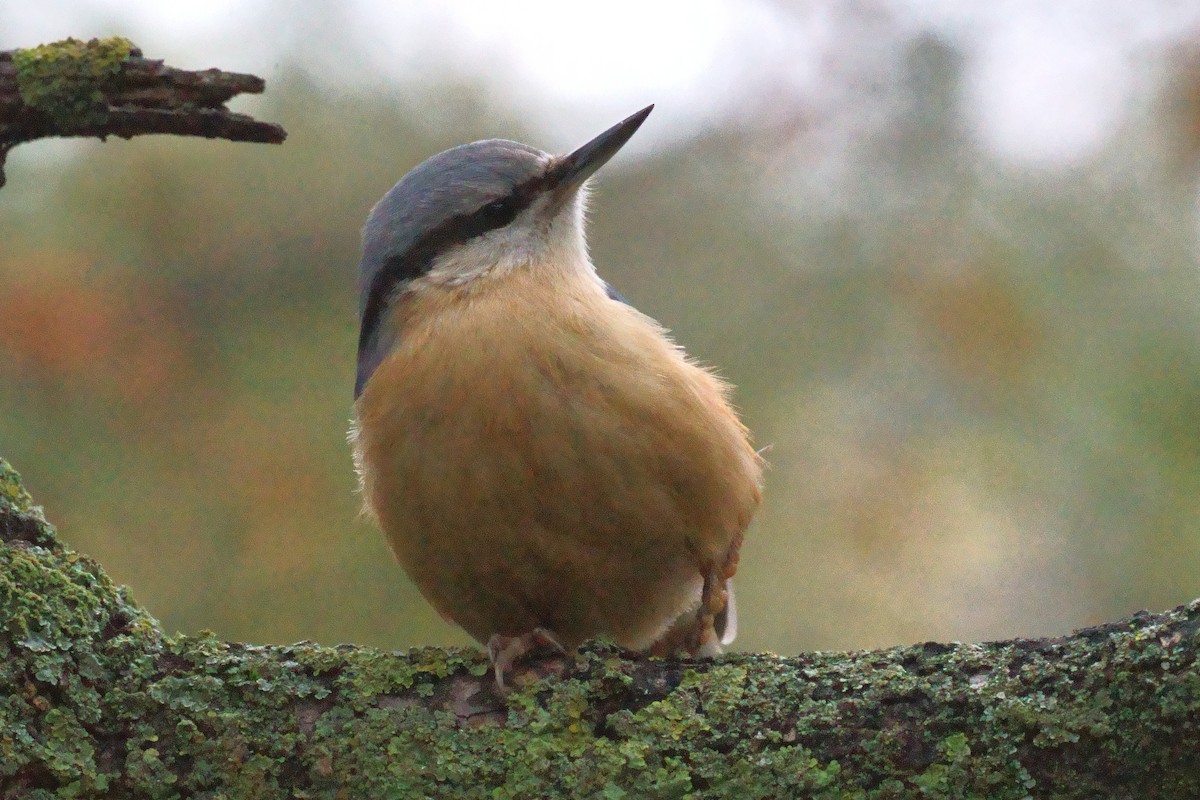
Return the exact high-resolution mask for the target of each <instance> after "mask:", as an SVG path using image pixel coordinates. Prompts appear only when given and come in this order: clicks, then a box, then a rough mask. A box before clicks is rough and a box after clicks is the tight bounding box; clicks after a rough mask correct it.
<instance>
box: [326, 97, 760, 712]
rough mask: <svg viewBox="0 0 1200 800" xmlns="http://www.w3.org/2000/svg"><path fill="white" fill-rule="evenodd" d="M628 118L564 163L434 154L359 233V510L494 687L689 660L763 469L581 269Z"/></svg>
mask: <svg viewBox="0 0 1200 800" xmlns="http://www.w3.org/2000/svg"><path fill="white" fill-rule="evenodd" d="M653 108H654V106H653V105H651V106H648V107H646V108H644V109H642V110H641V111H639V112H637V113H636V114H633V115H632V116H630V117H628V118H627V119H625V120H623V121H621V122H620V123H618V124H616V125H614V126H612V127H611V128H609V129H608V130H606V131H605V132H604V133H601V134H600V135H599V136H597V137H595V138H594V139H592V140H591V141H589V142H588V143H587V144H585V145H583V146H582V147H579V148H578V149H576V150H574V151H572V152H570V153H569V154H567V155H561V156H554V155H550V154H548V153H546V152H543V151H541V150H539V149H537V148H534V147H531V146H529V145H525V144H520V143H518V142H515V141H509V140H505V139H488V140H483V141H477V142H473V143H470V144H464V145H460V146H457V147H453V148H451V149H449V150H446V151H444V152H441V153H439V154H437V155H434V156H432V157H430V158H428V159H427V160H425V161H424V162H422V163H421V164H419V165H418V166H416V167H414V168H413V169H412V170H411V171H409V172H408V173H407V174H405V175H404V176H403V177H402V178H401V179H400V180H399V182H397V183H396V184H395V185H394V186H393V187H392V188H391V189H390V190H389V191H388V192H387V193H386V194H385V195H384V196H383V197H382V199H380V200H379V202H378V203H377V204H376V205H375V206H374V207H373V208H372V210H371V212H370V214H369V216H368V218H367V221H366V224H365V226H364V228H363V236H362V259H361V263H360V273H359V285H360V289H359V309H358V310H359V322H360V331H359V339H358V354H357V370H356V377H355V389H354V394H355V401H354V414H353V419H352V422H351V430H350V434H349V439H350V442H351V444H352V449H353V457H354V463H355V468H356V471H357V473H358V476H359V487H360V491H361V493H362V495H363V505H364V513H365V515H366V516H368V517H369V518H372V519H373V520H374V521H375V522H376V523H377V525H378V526H379V527H380V528H381V529H382V531H383V533H384V534H385V537H386V539H387V541H388V543H389V545H390V548H391V550H392V552H393V554H394V555H395V557H396V559H397V561H398V562H399V564H400V565H401V567H402V568H403V569H404V571H405V572H406V573H407V574H408V576H409V577H410V578H411V579H412V581H413V582H414V583H415V585H416V586H417V588H418V589H419V590H420V592H421V594H422V595H423V596H424V597H425V599H426V600H428V602H429V603H430V604H431V605H432V606H433V607H434V609H435V610H436V611H438V612H439V613H440V614H441V615H442V616H443V617H444V618H445V619H447V620H449V621H450V622H452V623H454V624H457V625H458V626H459V627H461V628H462V629H463V630H465V631H466V632H467V633H468V634H469V635H470V636H471V637H473V638H474V639H475V640H477V641H478V642H480V643H481V644H484V645H485V646H486V648H487V653H488V655H489V657H490V659H491V662H492V665H493V668H494V671H495V678H496V681H497V683H498V684H499V686H500V688H501V689H502V690H503V689H504V688H505V674H506V672H507V671H509V670H510V669H511V668H512V667H513V666H514V665H515V664H516V663H517V662H518V661H519V660H520V659H522V658H525V657H526V656H527V654H529V653H530V652H531V651H536V650H539V649H545V648H555V649H558V650H561V651H562V652H567V651H569V650H571V649H573V648H577V647H578V646H579V645H580V644H582V643H583V642H585V641H587V640H590V639H594V638H605V639H608V640H610V641H612V642H613V643H615V644H617V645H618V646H621V647H623V648H627V649H631V650H637V651H642V652H646V653H650V654H652V655H663V656H671V655H690V656H709V655H714V654H716V653H719V652H720V651H721V646H722V645H723V644H728V643H729V642H730V641H731V640H732V637H733V634H734V633H735V630H736V620H735V614H734V606H733V595H732V577H733V574H734V572H735V571H736V569H737V564H738V554H739V549H740V547H741V545H742V541H743V537H744V533H745V530H746V528H747V526H748V525H749V523H750V521H751V517H752V516H753V514H754V512H755V510H756V509H757V507H758V506H759V503H760V500H761V490H762V474H763V460H762V458H761V456H760V454H759V452H758V451H756V450H755V448H754V447H753V445H752V443H751V438H750V434H749V431H748V430H747V428H746V426H745V425H744V424H743V422H742V421H741V419H740V418H739V415H738V413H737V412H736V410H735V409H734V407H733V406H732V405H731V402H730V393H731V386H730V385H729V384H728V383H727V382H725V381H724V380H723V379H721V378H720V377H718V376H717V375H716V374H715V373H714V372H713V371H712V370H711V369H709V368H707V367H705V366H702V365H701V364H699V363H698V362H696V361H694V360H693V359H691V358H689V357H688V356H687V355H686V354H685V353H684V351H683V350H682V348H681V347H680V346H678V345H677V344H676V343H675V342H674V341H673V340H672V338H671V337H670V336H669V334H668V332H667V331H666V330H665V329H664V328H663V327H662V326H661V325H660V324H659V323H658V322H656V321H655V320H654V319H652V318H651V317H649V316H646V315H644V314H642V313H641V312H639V311H638V310H636V309H635V308H634V307H633V306H632V305H630V304H629V303H628V302H626V301H625V299H624V298H623V297H622V296H621V295H620V294H619V293H618V292H617V291H615V290H614V289H613V288H612V287H611V286H610V285H609V284H608V283H607V282H606V281H604V280H603V279H602V278H601V277H600V276H599V275H598V273H597V271H596V268H595V266H594V265H593V263H592V260H591V258H590V256H589V253H588V249H587V245H586V240H585V231H584V227H585V224H584V216H585V206H586V202H587V194H588V191H589V188H590V178H591V177H592V175H593V174H594V173H595V172H596V171H597V170H598V169H600V167H602V166H603V165H604V164H605V163H607V162H608V161H609V160H610V159H611V158H612V157H613V156H614V155H615V154H616V153H617V151H619V150H620V149H621V148H622V147H623V146H624V145H625V143H626V142H628V141H629V139H630V138H631V137H632V136H633V135H634V133H635V132H636V131H637V130H638V128H639V127H640V126H641V125H642V123H643V122H645V120H646V118H647V117H648V116H649V115H650V112H651V111H652V110H653Z"/></svg>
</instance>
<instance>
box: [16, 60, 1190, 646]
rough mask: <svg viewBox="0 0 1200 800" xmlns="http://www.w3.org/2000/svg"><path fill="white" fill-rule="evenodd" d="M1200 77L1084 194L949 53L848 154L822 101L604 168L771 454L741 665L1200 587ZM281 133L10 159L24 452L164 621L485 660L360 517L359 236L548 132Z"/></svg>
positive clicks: (32, 475)
mask: <svg viewBox="0 0 1200 800" xmlns="http://www.w3.org/2000/svg"><path fill="white" fill-rule="evenodd" d="M1172 58H1174V59H1176V61H1172V60H1171V59H1172ZM1186 63H1187V62H1186V59H1185V58H1184V57H1183V56H1181V55H1179V54H1175V55H1173V56H1170V55H1169V54H1168V55H1164V56H1163V59H1162V61H1161V63H1159V64H1158V65H1157V66H1158V68H1160V72H1159V73H1156V74H1159V80H1158V81H1157V89H1156V90H1155V93H1151V94H1149V95H1147V96H1146V97H1143V98H1141V99H1140V101H1139V105H1138V107H1137V108H1135V109H1134V110H1133V111H1132V113H1131V114H1130V116H1129V120H1128V122H1127V123H1126V124H1125V127H1124V128H1123V129H1122V130H1120V131H1119V132H1118V133H1117V134H1116V135H1115V136H1114V137H1113V138H1112V139H1111V141H1110V142H1109V144H1108V146H1107V147H1106V149H1105V150H1104V151H1103V152H1102V153H1100V154H1099V155H1097V156H1095V157H1094V158H1091V159H1088V160H1086V161H1085V162H1082V163H1079V164H1075V165H1073V166H1064V167H1048V168H1045V169H1032V168H1019V167H1016V166H1013V165H1012V164H1010V163H1006V162H1003V161H999V160H997V159H996V158H995V157H994V156H992V155H991V154H989V153H988V152H987V151H985V150H983V149H981V148H980V147H979V146H978V145H977V144H976V143H975V142H974V141H973V139H972V137H971V136H970V135H969V133H968V132H967V128H966V126H965V123H964V122H963V109H962V108H961V102H962V101H961V99H960V98H961V96H962V92H961V91H960V90H959V88H960V87H959V78H960V74H959V73H960V69H961V59H960V57H959V55H958V54H957V53H956V52H955V51H954V50H953V48H952V47H950V46H949V45H947V44H945V43H944V42H941V41H938V40H936V39H932V38H928V37H926V38H918V39H917V40H915V42H914V43H913V44H912V45H911V47H910V48H909V49H908V50H907V51H906V52H904V53H902V54H901V57H900V58H899V60H898V62H897V64H896V65H895V79H894V81H893V83H892V84H891V85H889V86H887V87H884V88H882V89H881V88H879V87H875V88H874V89H872V90H871V91H864V92H863V93H861V94H859V95H851V96H849V97H848V99H847V101H846V102H847V103H848V104H850V105H851V108H850V111H855V110H856V109H855V107H854V104H856V103H857V104H859V106H861V108H859V109H857V110H862V109H867V108H868V107H869V110H870V111H871V114H870V115H866V114H862V115H860V116H858V117H855V116H853V115H851V117H850V118H851V119H855V120H859V121H860V122H862V124H861V127H853V129H852V130H849V131H843V132H842V133H841V134H839V137H840V138H839V148H838V154H837V156H836V159H835V158H834V156H831V155H829V154H828V153H826V152H824V151H823V149H822V147H821V146H820V143H821V142H822V141H828V140H827V139H826V140H822V139H821V138H820V137H818V136H815V135H813V131H812V127H813V123H812V121H811V120H808V119H807V118H806V117H805V114H804V113H803V112H804V109H803V108H802V107H800V106H801V104H802V101H801V100H800V99H796V100H795V101H794V102H793V101H792V100H790V99H789V98H787V97H784V98H782V99H781V98H780V97H779V96H777V95H776V94H768V93H762V94H756V93H754V92H747V94H746V97H745V98H744V99H743V101H742V105H741V106H740V107H739V108H738V109H736V113H735V114H731V115H730V117H729V118H728V119H729V121H728V122H727V123H725V124H723V125H715V126H713V127H711V128H710V129H707V130H703V131H698V132H695V133H694V135H691V136H689V137H683V138H681V139H679V140H677V141H676V142H675V143H674V144H673V145H669V146H664V147H662V148H661V149H659V150H657V151H655V152H654V153H652V154H650V155H649V156H647V157H646V158H644V159H641V160H639V161H636V162H635V161H634V160H633V159H623V160H618V161H617V162H614V164H613V165H611V166H610V167H608V168H606V169H605V170H604V171H603V173H602V174H601V175H600V178H599V187H598V190H597V192H596V193H595V196H594V199H593V203H592V214H591V219H592V227H591V241H592V251H593V255H594V257H595V260H596V261H597V264H598V265H599V267H600V270H601V272H602V273H603V274H604V275H605V277H606V278H608V279H609V280H610V281H612V282H613V283H614V284H615V285H616V286H617V287H619V288H620V289H621V291H622V292H623V293H625V294H626V296H628V297H629V298H630V299H631V301H633V302H634V303H635V304H636V305H638V306H639V307H640V308H642V309H643V310H644V311H646V312H647V313H649V314H651V315H653V316H655V317H657V318H658V319H660V320H662V321H663V322H664V323H665V324H666V325H668V326H669V327H671V328H672V329H673V330H674V331H675V333H676V335H677V338H678V339H679V341H680V342H681V343H683V344H684V345H685V346H686V347H687V348H688V350H689V352H691V353H692V354H693V355H695V356H697V357H698V358H700V359H701V360H703V361H705V362H707V363H711V364H716V365H719V367H720V371H721V372H722V373H723V374H724V375H726V376H727V377H729V378H730V379H731V380H733V381H734V382H735V383H736V384H737V385H738V386H739V391H738V395H737V397H738V401H739V403H740V405H741V406H742V408H743V409H744V412H745V414H746V418H747V421H748V423H749V424H750V425H751V427H752V428H753V429H754V430H755V432H756V435H757V439H758V441H759V442H760V443H761V444H764V445H771V450H770V453H769V456H768V457H769V460H770V461H771V462H772V464H773V468H772V470H771V471H770V472H769V474H768V483H767V492H766V497H767V500H766V505H765V507H764V509H763V511H762V513H761V515H760V518H759V520H758V521H757V522H756V524H755V526H754V528H753V529H752V531H751V534H750V536H749V538H748V539H747V544H746V547H745V550H744V551H743V557H742V568H741V571H740V572H739V598H740V601H741V603H740V611H741V615H742V619H743V622H742V625H741V631H742V638H741V639H740V640H739V642H738V645H739V646H740V647H743V648H747V649H774V650H778V651H784V652H792V651H796V650H799V649H802V648H803V649H812V648H850V647H859V646H871V645H882V644H891V643H899V642H906V641H912V640H920V639H933V638H956V639H975V638H985V637H1003V636H1010V635H1018V634H1020V635H1038V634H1051V633H1061V632H1065V631H1067V630H1069V629H1070V628H1072V627H1078V626H1081V625H1084V624H1089V623H1094V622H1098V621H1101V620H1104V619H1107V618H1112V617H1116V616H1118V615H1121V614H1125V613H1127V612H1130V611H1132V610H1135V609H1137V608H1140V607H1153V608H1165V607H1168V606H1172V605H1175V604H1177V603H1180V602H1183V601H1186V600H1188V599H1190V598H1192V597H1193V596H1195V595H1197V594H1200V581H1198V580H1197V578H1196V576H1197V575H1198V574H1200V525H1198V524H1197V523H1198V522H1200V491H1198V489H1200V291H1197V289H1198V287H1197V251H1196V232H1197V228H1196V196H1197V195H1196V180H1195V178H1196V174H1195V166H1196V164H1195V156H1196V153H1197V152H1198V151H1197V142H1198V137H1197V132H1198V130H1200V127H1198V126H1197V120H1200V102H1198V101H1200V89H1197V86H1200V79H1197V76H1196V74H1194V73H1192V72H1189V71H1188V70H1187V69H1186ZM881 93H882V95H883V96H881ZM1189 98H1190V99H1189ZM266 106H267V107H265V108H263V109H261V110H258V111H256V114H258V115H259V116H261V117H263V118H268V119H276V120H279V121H281V122H283V123H284V125H285V127H286V128H287V129H288V131H289V134H290V135H289V139H288V142H287V144H285V145H284V146H283V147H281V148H270V147H258V146H250V145H233V144H227V143H223V142H213V143H201V142H196V141H192V140H173V139H157V140H150V139H143V140H139V141H135V142H132V143H123V142H110V143H108V144H105V145H103V146H91V147H87V148H86V149H84V150H83V151H82V152H81V153H80V154H79V157H78V158H75V159H72V160H68V161H65V162H63V163H55V164H50V165H36V164H30V163H27V162H23V161H21V160H20V159H19V158H18V157H17V156H19V155H20V151H18V154H17V156H14V157H13V158H11V159H10V166H9V184H8V186H7V187H6V188H5V190H4V191H3V193H0V241H2V242H3V248H0V287H2V288H0V385H2V386H3V387H4V390H3V391H2V392H0V453H3V455H4V456H5V457H6V458H8V459H9V460H11V462H12V463H13V464H14V465H15V466H16V467H17V468H18V469H19V470H21V472H22V474H23V476H24V477H25V480H26V483H27V485H28V486H29V487H30V489H31V490H32V491H33V493H34V495H35V497H36V498H37V499H38V501H39V502H41V503H44V504H45V505H46V507H47V511H48V514H49V516H50V517H51V518H52V519H53V520H54V521H55V522H57V523H58V524H59V526H60V531H61V533H62V535H63V537H64V538H65V539H66V540H67V541H69V542H70V543H71V544H72V546H74V547H77V548H78V549H80V550H82V551H84V552H87V553H89V554H91V555H93V556H95V557H96V558H98V559H99V560H100V562H101V563H103V564H104V565H105V566H106V568H107V569H109V570H110V572H111V573H112V575H113V576H114V578H115V579H116V580H118V581H121V582H124V583H127V584H129V585H130V586H131V587H132V588H133V591H134V592H135V594H136V595H137V596H138V598H139V599H140V600H141V601H142V602H143V603H145V604H146V605H147V607H148V608H150V609H151V610H152V611H153V612H154V613H156V614H157V615H158V616H159V617H160V618H161V619H162V621H163V622H164V624H165V625H166V627H168V628H179V629H182V630H186V631H195V630H198V629H201V628H210V629H213V630H215V631H216V632H217V633H218V634H219V635H221V636H223V637H228V638H231V639H244V640H249V641H258V642H287V641H292V640H296V639H315V640H318V641H322V642H325V643H334V642H339V641H356V642H360V643H364V644H377V645H384V646H393V647H396V646H407V645H411V644H418V643H433V644H438V643H449V642H461V641H464V639H463V637H462V635H461V634H460V633H458V632H456V631H454V630H453V629H451V628H450V627H448V626H447V625H446V624H444V623H442V622H441V621H440V620H438V619H437V617H436V615H435V614H434V613H433V612H432V611H431V610H430V609H429V608H428V607H427V606H426V604H425V603H424V602H423V601H422V600H421V598H420V597H419V595H418V594H417V593H416V592H415V591H414V590H413V589H412V587H411V586H410V585H409V584H408V582H407V580H406V579H405V578H404V577H403V575H402V574H401V572H400V570H399V568H398V567H397V566H396V565H395V564H394V563H393V561H392V559H391V557H390V555H389V553H388V552H387V550H386V548H385V546H384V544H383V541H382V537H381V536H380V535H379V534H378V532H377V531H375V530H373V529H372V528H371V527H370V526H369V525H367V524H366V523H365V522H364V521H362V520H360V519H358V518H357V516H356V514H357V510H358V503H357V500H356V497H355V495H354V478H353V474H352V470H351V466H350V457H349V453H348V448H347V445H346V443H345V430H346V427H347V422H348V419H349V415H350V407H351V389H352V384H353V377H352V376H353V362H354V345H355V337H356V329H355V308H356V305H355V304H356V295H355V278H356V264H357V257H358V231H359V228H360V226H361V224H362V221H363V219H364V218H365V216H366V213H367V211H368V210H369V208H370V207H371V205H372V204H373V203H374V201H375V200H376V199H377V198H378V197H379V196H380V195H381V194H382V193H383V192H384V191H385V190H386V189H387V188H388V187H390V186H391V185H392V183H393V182H394V181H395V180H396V179H397V178H399V176H400V175H402V174H403V173H404V172H405V171H406V170H407V169H409V168H410V167H411V166H413V165H414V164H415V163H417V162H418V161H420V160H421V159H423V158H424V157H426V156H428V155H430V154H432V153H434V152H437V151H438V150H440V149H443V148H445V147H448V146H451V145H454V144H458V143H461V142H465V141H470V140H473V139H477V138H485V137H490V136H505V137H509V138H517V139H523V140H525V141H529V142H532V143H534V144H538V143H539V142H540V140H539V136H538V135H537V133H536V131H530V130H527V129H525V128H524V127H523V126H522V125H521V124H520V122H519V119H520V114H519V112H518V111H517V109H515V108H511V107H508V106H504V105H502V104H501V101H498V100H495V99H489V95H488V93H487V90H486V88H485V87H484V86H482V85H475V84H472V83H470V82H467V81H463V82H460V83H448V84H438V85H404V86H401V87H398V88H395V89H393V90H389V91H374V92H371V93H354V92H353V91H351V90H347V89H339V90H334V89H330V88H328V87H321V86H318V85H316V84H313V83H312V82H310V81H308V80H306V79H304V78H303V77H301V76H299V75H297V74H292V75H290V76H289V77H287V78H285V79H283V80H274V81H273V82H272V85H271V86H270V88H269V92H268V100H267V101H266ZM868 118H869V121H863V120H867V119H868ZM27 149H28V148H27ZM831 164H832V166H831ZM22 198H24V199H22ZM28 198H34V199H35V200H36V202H30V201H29V200H28Z"/></svg>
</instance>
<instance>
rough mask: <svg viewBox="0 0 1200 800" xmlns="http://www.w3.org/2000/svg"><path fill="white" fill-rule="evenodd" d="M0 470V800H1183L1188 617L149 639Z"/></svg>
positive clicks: (119, 596)
mask: <svg viewBox="0 0 1200 800" xmlns="http://www.w3.org/2000/svg"><path fill="white" fill-rule="evenodd" d="M35 512H36V509H35V508H34V507H33V506H32V505H31V501H30V500H29V498H28V495H26V494H24V491H23V490H22V489H21V488H20V484H19V479H18V478H17V477H16V473H15V472H13V471H12V470H11V468H9V467H8V465H7V464H5V463H3V461H0V797H9V796H12V797H18V796H19V797H33V798H49V797H79V798H101V797H114V796H115V797H163V798H166V797H192V796H204V797H230V798H276V797H278V798H285V797H297V798H338V797H380V798H408V797H434V798H437V797H453V798H468V800H469V799H470V798H478V799H479V800H484V798H487V800H497V799H498V798H500V799H502V798H530V797H538V798H559V797H570V798H575V799H579V800H582V799H583V798H605V799H607V800H614V799H615V798H661V799H665V798H729V797H736V798H739V799H740V798H746V799H747V800H754V799H755V798H774V797H798V798H809V797H811V798H829V799H832V798H858V799H859V800H882V799H883V798H910V797H930V798H997V799H998V800H1006V799H1007V798H1012V799H1013V800H1017V798H1026V797H1046V796H1054V797H1061V798H1090V797H1100V796H1126V797H1133V796H1137V797H1147V798H1155V797H1160V798H1172V797H1180V798H1192V797H1197V796H1200V732H1198V731H1197V726H1196V725H1195V721H1196V720H1197V719H1198V718H1200V668H1198V665H1197V659H1198V656H1200V640H1198V637H1197V631H1198V630H1200V604H1192V605H1190V606H1185V607H1182V608H1180V609H1176V610H1175V611H1173V612H1169V613H1167V614H1163V615H1159V616H1157V617H1148V616H1144V617H1137V618H1135V619H1133V620H1131V621H1129V622H1128V623H1125V624H1118V625H1112V626H1107V627H1105V628H1102V629H1096V630H1093V631H1086V632H1082V633H1081V634H1080V635H1078V636H1075V637H1071V638H1068V639H1063V640H1057V641H1038V642H1023V641H1014V642H1001V643H994V644H986V645H963V644H949V645H940V644H928V645H917V646H913V647H904V648H895V649H891V650H885V651H877V652H870V653H834V654H821V653H818V654H810V655H802V656H798V657H794V658H779V657H775V656H768V655H754V654H745V655H731V656H726V657H722V658H719V659H716V660H711V661H705V660H698V661H690V662H680V661H658V660H646V659H640V658H631V657H630V656H629V654H627V653H623V652H621V651H619V650H617V649H616V648H614V647H611V646H606V645H589V646H588V647H587V648H585V649H584V650H582V651H581V652H580V653H579V654H578V656H576V657H574V658H571V659H565V660H559V661H557V662H551V663H550V664H549V666H548V667H547V668H546V670H545V671H543V672H538V673H536V674H534V675H533V677H532V678H531V677H530V675H529V674H524V675H513V676H510V678H511V679H512V681H511V682H512V684H513V685H514V686H515V687H516V689H515V690H514V691H513V692H512V693H511V694H510V695H508V696H507V697H506V698H504V699H503V700H501V699H500V698H499V696H498V695H497V694H496V690H495V688H494V685H493V684H492V682H491V678H490V676H488V675H487V662H486V659H485V658H484V657H483V656H482V655H481V654H479V653H478V652H475V651H469V650H456V649H451V650H437V649H433V648H420V649H415V650H410V651H407V652H402V653H388V652H382V651H379V650H372V649H368V648H357V647H350V646H342V647H336V648H331V647H323V646H320V645H317V644H312V643H309V642H301V643H298V644H294V645H290V646H287V647H255V646H248V645H241V644H233V643H229V642H223V641H221V640H219V639H218V638H216V637H215V636H213V635H211V634H201V635H198V636H174V637H167V636H164V635H163V634H162V633H161V632H160V631H159V628H158V626H157V624H156V623H155V622H154V620H153V619H152V618H151V617H150V616H149V615H148V614H146V612H145V611H143V610H142V609H141V608H140V607H138V606H137V605H136V604H135V603H134V602H133V601H132V599H131V598H130V597H129V595H128V593H127V592H126V591H124V590H123V589H121V588H119V587H116V586H114V585H113V584H112V582H111V581H110V580H109V579H108V578H107V577H106V576H105V575H104V573H103V572H102V571H101V570H100V568H99V567H98V566H97V565H96V564H95V563H94V562H92V561H91V560H90V559H87V558H86V557H83V556H80V555H78V554H76V553H74V552H72V551H70V550H69V549H66V548H65V547H63V546H62V545H61V544H60V543H58V541H57V539H56V538H55V537H54V533H53V529H51V528H50V527H49V526H48V525H47V524H46V523H45V520H44V519H43V518H42V517H41V515H40V514H38V513H35Z"/></svg>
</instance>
